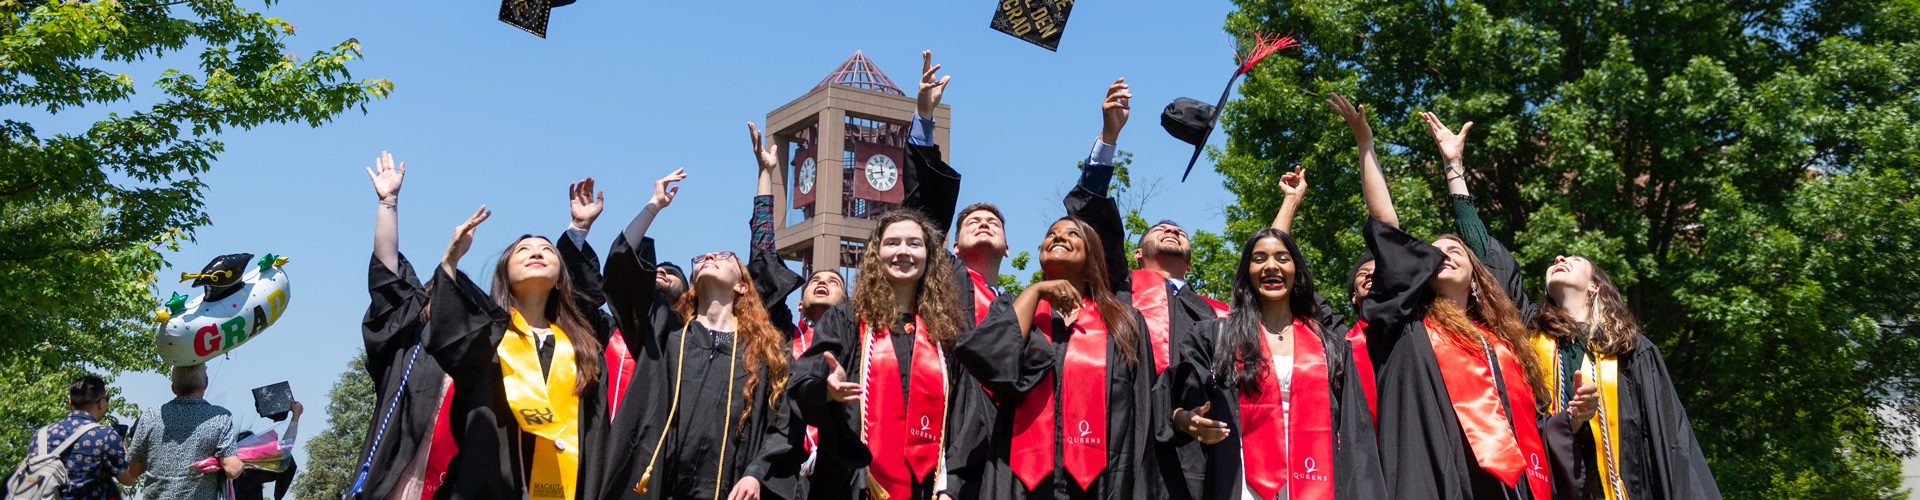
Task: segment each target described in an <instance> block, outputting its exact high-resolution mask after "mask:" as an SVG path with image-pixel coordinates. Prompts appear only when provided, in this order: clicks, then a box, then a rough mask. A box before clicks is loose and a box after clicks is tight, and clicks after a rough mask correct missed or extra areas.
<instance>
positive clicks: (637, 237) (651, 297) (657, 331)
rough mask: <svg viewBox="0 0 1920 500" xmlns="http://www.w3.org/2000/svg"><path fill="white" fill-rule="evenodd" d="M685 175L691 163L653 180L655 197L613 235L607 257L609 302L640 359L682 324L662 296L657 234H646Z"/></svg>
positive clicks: (624, 334) (652, 351) (627, 339)
mask: <svg viewBox="0 0 1920 500" xmlns="http://www.w3.org/2000/svg"><path fill="white" fill-rule="evenodd" d="M686 178H687V174H686V169H678V170H674V171H673V173H670V174H667V176H666V177H662V178H661V179H660V180H657V181H654V183H653V196H652V198H649V199H648V200H647V205H646V206H645V207H641V209H640V213H639V214H636V215H634V216H633V220H632V221H631V222H628V223H627V227H626V229H625V230H622V231H621V232H620V236H619V237H617V238H615V239H614V240H613V249H612V250H611V252H610V253H609V255H608V257H607V266H606V271H605V273H606V285H605V290H606V295H607V306H608V307H607V308H608V309H611V310H612V311H613V317H614V320H615V322H616V324H617V326H619V328H620V336H621V338H623V339H625V340H626V343H627V351H628V352H631V353H633V356H634V357H635V358H636V359H637V358H640V357H641V356H642V355H643V353H652V354H658V353H659V350H658V349H654V348H652V346H654V345H655V343H656V342H657V340H658V337H660V336H661V335H664V334H665V332H667V331H668V329H669V328H675V327H679V326H683V325H682V324H679V323H676V322H674V321H672V320H673V319H674V318H671V316H672V313H671V311H670V310H669V309H667V304H666V300H664V299H663V298H661V297H659V293H660V292H659V290H658V287H657V285H656V282H655V279H656V278H655V274H656V272H657V271H656V268H655V266H654V264H655V262H656V261H655V259H654V255H653V240H652V239H649V238H647V228H648V227H649V226H652V225H653V219H654V217H655V216H657V215H659V213H660V210H661V209H664V208H666V207H667V206H669V205H672V204H673V199H674V197H675V196H678V195H679V194H680V188H679V187H676V186H674V185H673V184H674V183H677V182H680V181H681V180H685V179H686Z"/></svg>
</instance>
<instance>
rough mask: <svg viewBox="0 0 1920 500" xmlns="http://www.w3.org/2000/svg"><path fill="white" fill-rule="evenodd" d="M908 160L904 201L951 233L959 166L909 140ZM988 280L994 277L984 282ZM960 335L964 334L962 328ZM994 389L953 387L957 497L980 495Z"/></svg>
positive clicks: (961, 268) (961, 275) (952, 469)
mask: <svg viewBox="0 0 1920 500" xmlns="http://www.w3.org/2000/svg"><path fill="white" fill-rule="evenodd" d="M906 159H907V165H906V169H905V171H904V174H903V178H902V181H903V184H904V185H903V186H902V187H903V188H904V189H906V196H905V201H903V202H902V203H901V206H903V207H907V208H912V209H915V210H919V211H920V212H921V213H923V214H926V216H927V218H929V219H931V220H933V222H934V224H935V225H937V226H939V229H940V232H941V234H947V235H949V237H950V238H952V239H953V240H954V241H958V240H959V237H958V236H957V235H952V234H951V230H952V229H953V227H954V224H953V217H954V215H955V214H954V212H955V211H956V210H957V207H958V205H959V198H960V172H959V171H956V170H954V169H953V166H951V165H948V164H947V162H946V161H944V160H941V159H940V147H939V146H917V145H912V144H909V145H907V156H906ZM947 262H949V263H950V264H949V265H950V266H951V267H952V269H953V278H954V280H953V286H954V299H955V300H956V301H957V302H959V303H958V304H955V306H957V309H958V310H959V313H960V317H961V318H962V321H964V322H965V323H966V325H967V327H969V328H972V327H975V326H979V325H978V322H976V321H974V318H976V317H978V314H979V310H978V308H977V306H976V305H975V304H974V301H973V293H974V283H973V278H972V274H971V273H968V272H967V265H966V263H965V262H963V261H961V260H960V257H959V256H958V255H954V254H953V252H952V251H947ZM986 285H988V286H993V285H996V283H986ZM961 335H963V336H964V335H966V333H965V332H962V333H961ZM1002 403H1003V402H1001V401H996V400H995V399H994V398H993V396H992V395H989V394H987V392H986V391H985V390H984V389H982V388H980V387H978V386H977V385H976V386H974V387H967V388H963V390H960V391H958V392H955V393H950V394H949V398H948V402H947V404H949V405H951V406H952V407H953V409H952V410H951V412H950V415H949V417H948V419H949V423H948V425H947V427H948V428H949V429H951V430H952V432H951V434H950V436H949V438H948V440H949V441H951V442H955V443H957V445H956V446H954V447H951V448H950V449H951V453H949V454H948V456H947V471H948V472H949V477H948V479H947V488H948V489H949V490H950V491H951V492H952V493H953V496H954V498H977V497H978V496H979V494H980V485H979V484H978V481H977V478H979V477H980V471H981V470H982V469H983V468H984V467H986V465H987V459H988V457H989V456H990V455H991V453H990V452H989V449H988V443H987V438H988V437H989V436H991V435H992V434H993V420H994V414H995V413H996V412H997V411H998V410H997V409H996V408H997V407H998V406H999V405H1000V404H1002Z"/></svg>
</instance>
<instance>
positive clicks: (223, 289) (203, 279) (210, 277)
mask: <svg viewBox="0 0 1920 500" xmlns="http://www.w3.org/2000/svg"><path fill="white" fill-rule="evenodd" d="M252 264H253V254H250V253H230V254H226V255H222V256H219V257H214V258H213V260H212V261H209V262H207V267H204V268H201V269H200V274H186V273H181V274H180V279H181V280H182V281H185V280H188V279H192V280H193V283H192V285H193V286H197V287H201V289H203V290H204V291H205V294H206V298H205V299H202V300H209V301H213V300H220V299H224V298H227V296H228V295H231V294H232V293H233V292H234V291H236V290H239V289H240V276H241V275H242V274H245V273H246V272H247V266H249V265H252Z"/></svg>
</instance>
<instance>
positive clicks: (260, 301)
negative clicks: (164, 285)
mask: <svg viewBox="0 0 1920 500" xmlns="http://www.w3.org/2000/svg"><path fill="white" fill-rule="evenodd" d="M252 257H253V256H252V255H251V254H244V253H243V254H231V255H222V256H219V257H216V258H214V259H213V262H209V263H207V267H206V269H205V270H202V271H201V272H200V273H198V274H190V273H181V275H180V280H181V281H187V280H194V284H195V285H202V291H203V294H202V295H200V296H197V297H188V296H185V295H181V294H178V293H176V294H173V298H171V299H168V300H167V301H166V303H165V305H164V307H162V308H161V309H160V310H158V311H154V319H155V320H156V321H158V322H159V323H160V327H159V331H157V332H155V337H154V348H155V349H156V350H157V351H159V352H160V359H162V360H165V361H166V362H167V363H168V364H171V365H174V366H186V365H196V364H200V363H205V362H206V361H207V360H209V359H213V358H214V357H216V356H219V355H221V354H224V353H227V352H229V351H232V350H233V349H234V348H235V347H240V345H241V344H245V343H247V341H249V340H253V339H254V338H256V337H259V336H260V334H261V333H262V332H264V331H266V329H267V327H268V326H271V325H273V322H275V321H278V320H279V319H280V315H281V314H282V313H285V312H287V299H288V298H289V297H290V296H291V289H290V288H289V287H288V283H287V272H286V271H285V270H282V269H281V268H280V266H282V265H285V264H286V263H287V259H286V258H285V257H280V256H277V255H274V254H267V255H266V256H264V257H261V258H260V259H259V260H258V261H254V260H252Z"/></svg>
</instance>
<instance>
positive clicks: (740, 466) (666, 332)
mask: <svg viewBox="0 0 1920 500" xmlns="http://www.w3.org/2000/svg"><path fill="white" fill-rule="evenodd" d="M654 268H655V264H654V258H653V239H652V238H647V239H644V240H643V241H642V243H641V245H640V248H638V249H636V248H634V247H633V246H632V245H629V244H628V242H627V240H626V237H625V236H624V235H623V236H620V237H618V238H616V239H615V240H614V244H613V252H612V253H611V254H610V255H609V257H608V260H607V266H606V276H605V288H604V291H605V293H606V297H607V298H608V306H609V308H610V309H612V310H613V317H614V318H616V320H617V321H618V323H619V325H620V332H621V335H622V336H623V337H625V338H626V339H627V342H628V344H629V349H630V350H632V352H633V353H634V380H636V381H645V383H636V384H633V385H632V386H629V387H628V389H627V394H626V398H627V399H626V401H627V402H626V403H624V404H623V406H622V408H621V411H620V413H619V414H618V415H616V416H615V426H616V431H615V432H616V433H620V434H622V436H624V437H622V436H615V439H614V440H613V441H612V442H611V443H610V444H620V443H623V442H624V443H625V445H626V449H628V450H630V451H629V452H627V453H624V454H623V456H622V457H621V460H620V462H619V463H618V464H617V465H615V466H613V467H612V468H613V469H614V470H612V471H610V472H609V476H608V477H609V478H610V479H609V486H608V494H609V496H610V497H612V496H618V497H622V498H715V497H716V495H717V496H718V497H721V498H724V497H725V496H726V495H727V494H728V493H729V492H731V491H732V490H733V486H734V484H735V483H737V482H739V480H740V479H741V478H742V477H747V476H751V477H754V478H755V479H758V480H759V481H760V485H761V492H760V494H761V497H762V498H792V497H793V495H794V493H795V491H794V488H795V485H794V476H795V475H796V474H797V472H798V471H799V467H800V462H801V461H802V460H804V459H805V458H806V456H805V455H804V453H803V452H801V451H800V448H799V447H798V446H797V443H798V441H797V439H798V438H797V437H796V435H795V433H794V428H793V427H792V426H791V425H790V422H791V418H790V413H789V412H790V406H789V405H788V404H787V403H786V401H785V400H784V399H782V400H780V401H776V402H775V403H774V404H773V405H771V407H770V406H769V404H768V400H769V398H771V397H772V389H773V387H772V385H771V384H770V383H768V382H766V381H764V380H763V381H762V382H761V383H759V384H757V385H756V386H755V387H754V391H753V394H752V396H751V398H748V397H745V396H743V395H742V394H741V393H742V391H743V390H744V389H745V387H746V384H747V381H748V380H749V378H750V376H749V374H748V372H747V358H746V357H745V356H747V353H745V352H740V353H737V354H736V353H735V352H734V350H735V347H736V345H735V343H734V342H733V340H732V338H731V335H729V336H728V338H725V339H721V338H716V336H715V335H714V334H713V333H712V332H710V331H708V330H707V329H706V328H705V327H704V326H702V325H700V323H699V322H697V321H695V322H689V321H688V320H687V319H686V318H682V317H680V315H679V314H677V313H675V312H674V311H673V310H672V308H671V307H670V303H669V302H668V298H666V297H664V296H662V295H660V293H659V291H658V290H657V289H656V287H655V284H654ZM683 341H684V344H683V343H682V342H683ZM682 345H684V346H685V349H686V350H685V351H684V352H683V351H681V346H682ZM783 352H784V348H783ZM729 359H732V363H731V364H730V363H729V362H728V360H729ZM683 362H684V365H682V364H680V363H683ZM730 370H731V373H732V374H733V376H732V382H731V383H732V390H728V384H729V380H728V373H729V371H730ZM760 376H761V377H765V376H766V375H765V370H764V368H763V369H762V372H761V375H760ZM676 384H677V385H678V390H679V393H680V402H679V408H678V409H677V410H672V407H673V398H674V390H675V386H676ZM782 397H783V398H784V397H785V396H782ZM748 405H751V407H752V411H751V412H750V413H749V414H748V416H747V418H746V419H745V421H744V422H742V420H741V418H740V412H741V411H742V410H743V409H745V408H747V407H748ZM629 407H631V408H632V410H631V411H629V410H628V408H629ZM669 411H672V412H673V413H674V414H673V416H672V422H671V427H667V425H668V413H669ZM729 427H730V428H729ZM663 429H664V430H665V431H666V432H667V434H666V439H665V441H664V443H663V442H662V441H661V431H662V430H663ZM723 432H725V433H726V436H725V437H723V436H722V433H723ZM656 443H660V446H661V451H660V452H659V459H658V461H657V462H655V465H654V469H653V475H652V481H653V482H652V484H649V485H648V491H647V494H646V495H640V494H637V493H634V492H633V486H634V484H636V483H637V482H638V481H639V480H640V478H641V476H642V475H643V474H644V473H645V472H646V470H647V465H648V461H649V460H651V459H653V455H654V447H655V445H656ZM723 444H724V446H725V448H726V452H725V455H724V457H722V454H721V450H720V448H721V447H722V446H723ZM722 460H724V463H722ZM721 467H725V471H724V472H723V471H721V469H720V468H721ZM716 477H718V478H719V485H718V489H717V491H716V487H715V478H716ZM616 488H617V489H616Z"/></svg>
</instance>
